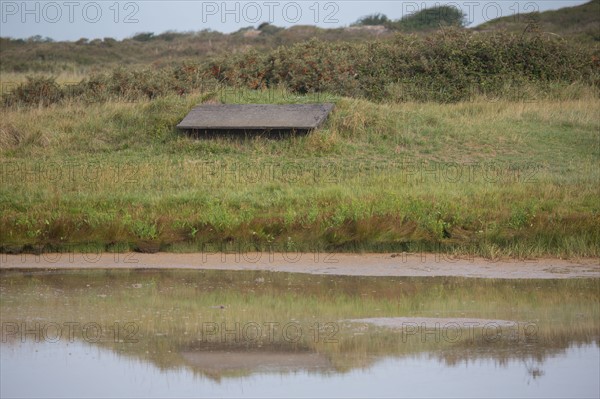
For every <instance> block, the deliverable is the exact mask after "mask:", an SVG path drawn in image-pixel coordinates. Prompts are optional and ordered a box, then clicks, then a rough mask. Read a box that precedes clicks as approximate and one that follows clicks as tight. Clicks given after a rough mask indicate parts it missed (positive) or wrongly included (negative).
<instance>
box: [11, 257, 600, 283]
mask: <svg viewBox="0 0 600 399" xmlns="http://www.w3.org/2000/svg"><path fill="white" fill-rule="evenodd" d="M0 268H2V269H35V268H56V269H99V268H100V269H112V268H115V269H121V268H139V269H143V268H151V269H157V268H169V269H217V270H218V269H223V270H268V271H280V272H293V273H311V274H330V275H348V276H423V277H427V276H431V277H432V276H458V277H473V278H501V279H522V278H539V279H564V278H582V277H596V278H598V277H600V260H599V259H574V260H562V259H534V260H519V259H503V260H498V261H492V260H488V259H484V258H451V257H449V256H447V255H445V256H441V255H436V254H336V253H288V254H286V253H268V252H265V253H259V252H256V253H243V254H239V253H231V254H229V253H217V254H207V253H187V254H175V253H158V254H143V253H121V254H111V253H99V254H74V253H55V254H41V255H32V254H19V255H8V254H0Z"/></svg>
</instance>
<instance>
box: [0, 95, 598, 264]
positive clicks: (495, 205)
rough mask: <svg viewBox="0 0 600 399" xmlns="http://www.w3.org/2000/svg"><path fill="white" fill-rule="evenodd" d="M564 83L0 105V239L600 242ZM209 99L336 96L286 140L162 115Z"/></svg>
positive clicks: (511, 247) (369, 246) (343, 244)
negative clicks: (495, 90) (404, 97)
mask: <svg viewBox="0 0 600 399" xmlns="http://www.w3.org/2000/svg"><path fill="white" fill-rule="evenodd" d="M561 92H563V93H565V94H564V98H563V99H561V100H550V99H543V100H538V101H535V102H530V101H503V100H500V101H496V100H494V101H489V99H487V98H485V97H476V98H474V99H473V100H472V101H469V102H460V103H456V104H445V105H444V104H435V103H405V104H402V105H398V104H394V103H387V104H375V103H372V102H368V101H365V100H359V99H351V98H342V97H337V96H332V95H327V94H321V95H320V97H318V98H316V97H314V96H299V95H297V94H293V93H289V92H287V91H285V90H283V91H282V90H279V91H270V90H264V91H241V92H235V93H233V92H231V91H228V90H223V91H216V92H215V91H211V92H204V93H196V94H192V95H187V96H166V97H162V98H159V99H154V100H141V101H139V102H135V103H131V102H130V103H126V102H119V101H108V102H103V103H93V104H87V105H85V104H82V103H79V102H71V103H67V104H65V105H61V106H50V107H41V108H39V107H38V108H27V109H13V110H10V109H5V110H4V114H3V118H2V122H0V145H1V154H2V164H1V166H2V188H1V189H0V209H1V215H0V224H1V227H2V228H1V229H0V242H1V243H2V247H3V249H4V250H5V251H22V250H42V249H44V250H59V249H64V248H69V247H70V246H73V245H75V246H78V245H81V246H82V248H88V244H92V245H96V246H99V247H101V248H103V249H111V248H114V247H119V248H138V249H140V250H145V249H148V250H158V249H161V250H172V251H181V250H185V251H198V250H201V249H202V248H203V246H206V245H211V246H213V248H215V247H216V248H221V249H223V248H229V249H232V248H235V247H237V248H242V249H246V250H257V249H258V250H260V249H268V248H272V249H275V250H281V251H283V250H322V249H327V250H353V251H402V250H406V251H418V250H434V251H450V252H463V253H464V252H468V253H475V254H479V255H484V256H487V257H496V256H502V255H511V256H521V257H529V256H598V255H599V245H598V243H599V242H600V233H599V231H598V225H599V222H600V208H599V207H598V201H597V197H598V181H599V178H600V176H599V172H598V168H597V160H598V156H599V155H600V153H599V149H598V116H597V112H596V111H597V108H598V99H597V98H596V95H595V93H593V91H591V90H590V91H589V92H585V90H581V91H578V90H572V91H571V92H570V93H571V94H569V92H568V91H561ZM233 94H235V95H233ZM209 100H210V101H226V102H278V103H284V102H292V103H296V102H302V101H315V100H318V101H333V102H335V103H336V108H335V110H334V112H333V113H332V114H331V116H330V118H329V120H328V122H327V123H326V124H325V126H324V127H323V128H322V129H320V130H318V131H316V132H313V133H311V134H309V135H307V136H295V137H288V138H284V139H281V140H271V139H267V138H263V137H260V136H259V137H245V138H240V139H232V138H210V139H208V138H204V139H202V138H201V139H193V138H190V137H188V136H186V135H185V134H183V133H181V132H178V131H176V130H175V129H174V125H175V124H176V123H178V122H179V121H180V120H181V119H182V118H183V116H184V115H185V114H186V113H187V112H188V110H189V109H190V108H191V107H192V106H193V105H194V104H196V103H198V102H202V101H209Z"/></svg>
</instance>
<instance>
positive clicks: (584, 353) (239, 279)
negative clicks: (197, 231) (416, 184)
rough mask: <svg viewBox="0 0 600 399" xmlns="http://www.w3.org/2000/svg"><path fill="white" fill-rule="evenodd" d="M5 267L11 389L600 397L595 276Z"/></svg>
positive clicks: (3, 377)
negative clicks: (489, 276)
mask: <svg viewBox="0 0 600 399" xmlns="http://www.w3.org/2000/svg"><path fill="white" fill-rule="evenodd" d="M0 277H1V278H0V319H1V322H2V341H1V344H0V362H1V363H0V381H1V382H2V383H1V384H0V386H1V388H0V394H1V396H2V397H32V396H35V397H57V396H58V397H110V396H113V397H115V396H120V397H122V396H127V397H129V396H153V397H168V396H172V397H175V396H176V397H206V396H208V397H222V396H225V397H226V396H235V397H239V396H252V397H285V396H294V397H304V396H319V397H365V396H377V397H400V396H404V397H419V396H424V397H449V396H455V397H456V396H459V397H507V396H518V397H598V396H600V377H599V375H600V348H599V342H600V326H599V322H598V321H599V320H600V309H599V299H600V292H599V289H598V288H599V281H598V280H594V279H580V280H561V281H552V280H546V281H541V280H518V281H506V280H476V279H461V278H417V277H412V278H389V277H386V278H382V277H342V276H335V277H334V276H309V275H295V274H287V273H268V272H226V271H168V272H166V271H163V272H161V271H156V270H154V271H147V270H141V271H103V270H96V271H68V272H65V271H62V272H59V271H19V272H15V271H4V272H2V273H0ZM372 320H376V321H377V323H375V324H373V323H372V322H370V321H372Z"/></svg>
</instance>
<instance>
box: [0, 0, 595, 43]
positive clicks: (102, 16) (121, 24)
mask: <svg viewBox="0 0 600 399" xmlns="http://www.w3.org/2000/svg"><path fill="white" fill-rule="evenodd" d="M587 1H588V0H541V1H516V0H504V1H503V0H495V1H489V0H479V1H476V0H472V1H471V0H464V1H462V0H459V1H444V0H439V1H421V0H418V1H398V0H393V1H380V0H375V1H368V0H343V1H328V0H325V1H317V0H304V1H303V0H295V1H287V0H264V1H263V0H256V1H223V0H215V1H203V0H174V1H166V0H161V1H156V0H137V1H116V0H95V1H87V0H84V1H79V0H55V1H31V0H11V1H7V0H0V36H2V37H13V38H27V37H31V36H35V35H41V36H43V37H50V38H52V39H54V40H77V39H79V38H88V39H95V38H105V37H112V38H115V39H123V38H127V37H131V36H133V35H134V34H136V33H140V32H154V33H156V34H159V33H162V32H165V31H169V30H173V31H179V32H186V31H200V30H204V29H210V30H215V31H220V32H225V33H229V32H234V31H236V30H238V29H240V28H243V27H247V26H255V27H256V26H258V25H259V24H260V23H262V22H270V23H272V24H274V25H277V26H284V27H290V26H294V25H317V26H320V27H323V28H334V27H342V26H348V25H350V24H351V23H352V22H355V21H356V20H357V19H359V18H360V17H362V16H365V15H369V14H373V13H382V14H385V15H387V16H388V17H389V18H390V19H399V18H402V16H405V15H408V14H411V13H412V12H415V11H419V10H422V9H424V8H429V7H432V6H435V5H442V4H450V5H452V6H454V7H457V8H459V9H461V10H462V11H463V12H464V13H465V14H466V15H467V20H468V23H469V26H475V25H478V24H481V23H483V22H485V21H488V20H490V19H494V18H497V17H500V16H509V15H515V14H517V13H525V12H531V11H545V10H551V9H558V8H562V7H572V6H576V5H579V4H584V3H586V2H587Z"/></svg>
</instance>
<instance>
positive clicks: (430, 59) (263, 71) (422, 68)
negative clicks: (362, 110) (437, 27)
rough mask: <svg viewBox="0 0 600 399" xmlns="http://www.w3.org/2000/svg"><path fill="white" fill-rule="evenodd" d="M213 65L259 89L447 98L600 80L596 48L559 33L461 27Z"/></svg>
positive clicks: (315, 44) (229, 78)
mask: <svg viewBox="0 0 600 399" xmlns="http://www.w3.org/2000/svg"><path fill="white" fill-rule="evenodd" d="M209 70H210V71H211V72H212V75H213V76H214V77H215V78H217V79H218V80H220V81H224V82H226V83H228V84H230V85H234V86H238V85H244V86H247V87H249V88H253V89H255V88H264V87H271V86H276V85H281V84H283V85H285V86H287V87H288V88H289V89H291V90H292V91H295V92H299V93H309V92H320V91H329V92H333V93H336V94H341V95H346V96H362V97H367V98H370V99H376V100H382V99H386V98H390V96H392V95H394V96H395V97H396V98H395V99H396V100H399V101H404V100H417V101H442V102H448V101H450V102H451V101H460V100H464V99H466V98H468V96H469V95H471V94H473V92H486V93H489V94H498V93H501V92H502V89H503V87H504V85H506V83H507V82H532V83H545V82H564V83H573V82H576V81H585V82H588V83H593V84H598V72H599V71H598V67H597V66H594V63H593V59H592V56H591V54H590V53H588V52H587V51H586V50H583V49H578V48H576V47H573V46H572V45H571V44H570V43H567V42H565V41H562V40H560V39H556V38H552V37H548V36H543V35H539V34H529V35H525V36H523V35H520V36H517V35H511V34H502V33H493V34H473V33H470V32H467V31H464V30H458V29H449V30H443V31H440V32H436V33H435V34H432V35H429V36H426V37H421V36H414V35H401V34H399V35H397V36H396V37H395V38H394V39H393V40H386V41H372V42H366V43H352V44H349V43H324V42H321V41H317V40H311V41H308V42H304V43H300V44H297V45H294V46H292V47H288V48H279V49H277V50H275V51H272V52H270V53H269V54H268V55H266V56H260V55H258V54H257V53H254V52H249V53H244V54H241V55H239V56H237V57H228V58H220V59H217V60H214V61H213V62H212V63H211V64H210V68H209ZM398 86H400V87H401V90H400V91H401V92H402V94H401V95H400V96H398V94H397V93H398V90H397V89H398ZM393 93H396V94H393Z"/></svg>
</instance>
